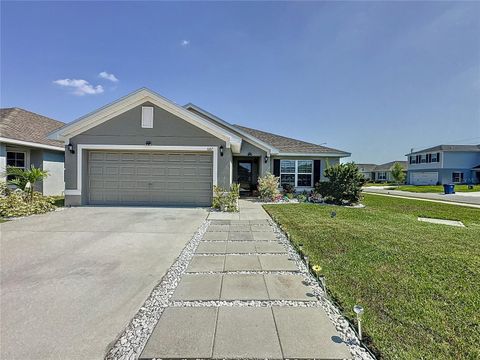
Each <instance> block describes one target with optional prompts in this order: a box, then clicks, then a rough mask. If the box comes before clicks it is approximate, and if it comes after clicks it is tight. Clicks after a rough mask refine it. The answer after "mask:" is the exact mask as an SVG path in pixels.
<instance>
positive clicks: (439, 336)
mask: <svg viewBox="0 0 480 360" xmlns="http://www.w3.org/2000/svg"><path fill="white" fill-rule="evenodd" d="M362 203H364V204H365V205H366V207H365V208H363V209H351V208H344V207H334V206H320V205H315V204H286V205H265V206H264V207H265V209H266V210H267V211H268V213H270V214H271V215H272V216H273V217H274V218H275V219H276V221H278V222H279V223H281V224H282V225H283V226H284V227H285V228H286V230H287V231H288V232H289V233H290V234H291V235H292V239H293V242H294V243H297V244H298V243H302V244H303V249H304V251H305V253H307V254H308V255H309V257H310V260H311V263H312V265H313V264H319V265H321V266H322V268H323V272H324V275H325V276H326V283H327V287H328V289H329V291H330V292H331V295H332V296H333V297H334V299H335V300H336V301H337V302H338V303H339V304H340V306H341V307H342V308H343V311H344V314H345V315H346V316H347V317H349V318H350V319H353V318H354V313H353V311H352V307H353V305H355V304H361V305H362V306H363V307H364V308H365V315H364V322H363V324H364V331H365V332H366V334H367V336H368V339H367V342H368V343H369V346H370V347H371V348H373V349H374V350H375V351H376V352H377V353H378V354H379V357H380V358H387V359H479V358H480V350H479V348H480V209H475V208H467V207H463V206H455V205H448V204H441V203H433V202H425V201H418V200H410V199H398V198H390V197H384V196H375V195H368V194H367V195H365V198H364V200H363V201H362ZM332 211H335V212H336V214H337V215H336V217H335V218H332V217H331V212H332ZM418 216H426V217H435V218H442V219H452V220H460V221H463V222H464V224H465V225H466V227H465V228H459V227H451V226H447V225H436V224H429V223H424V222H419V221H417V217H418Z"/></svg>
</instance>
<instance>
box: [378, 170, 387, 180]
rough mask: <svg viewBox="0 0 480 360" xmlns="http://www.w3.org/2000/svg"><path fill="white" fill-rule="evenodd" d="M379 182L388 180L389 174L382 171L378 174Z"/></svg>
mask: <svg viewBox="0 0 480 360" xmlns="http://www.w3.org/2000/svg"><path fill="white" fill-rule="evenodd" d="M377 180H387V173H386V172H385V171H380V172H379V173H378V176H377Z"/></svg>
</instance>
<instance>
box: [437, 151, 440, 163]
mask: <svg viewBox="0 0 480 360" xmlns="http://www.w3.org/2000/svg"><path fill="white" fill-rule="evenodd" d="M437 162H440V153H439V152H438V153H437Z"/></svg>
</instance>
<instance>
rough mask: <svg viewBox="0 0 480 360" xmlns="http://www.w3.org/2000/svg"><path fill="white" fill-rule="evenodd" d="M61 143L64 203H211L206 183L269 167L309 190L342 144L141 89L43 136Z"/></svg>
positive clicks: (251, 180) (227, 181)
mask: <svg viewBox="0 0 480 360" xmlns="http://www.w3.org/2000/svg"><path fill="white" fill-rule="evenodd" d="M50 138H52V139H55V140H61V141H63V142H64V144H65V148H66V151H65V170H66V171H65V184H66V190H65V195H66V204H67V205H85V204H92V205H198V206H208V205H210V204H211V200H212V194H213V186H214V185H217V186H220V187H222V188H229V187H230V185H231V184H232V183H239V184H240V186H241V188H242V189H243V190H250V189H252V188H254V187H255V186H256V183H257V180H258V177H259V176H262V175H264V174H265V173H267V172H272V173H274V174H275V175H277V176H279V177H280V178H281V182H282V184H287V183H288V184H291V185H292V186H294V187H296V188H297V190H304V189H305V190H308V189H312V188H313V186H314V184H315V183H316V182H317V181H319V180H322V179H323V174H322V173H323V170H324V169H325V167H326V165H327V162H328V163H330V164H334V163H338V162H339V160H340V158H343V157H347V156H350V154H349V153H347V152H345V151H341V150H336V149H332V148H328V147H325V146H320V145H316V144H312V143H308V142H305V141H301V140H295V139H291V138H288V137H284V136H280V135H275V134H271V133H268V132H264V131H259V130H254V129H250V128H247V127H242V126H238V125H232V124H229V123H228V122H226V121H224V120H222V119H220V118H218V117H217V116H215V115H213V114H211V113H209V112H207V111H205V110H203V109H201V108H200V107H198V106H195V105H193V104H187V105H185V106H180V105H177V104H175V103H173V102H171V101H169V100H167V99H166V98H164V97H162V96H160V95H158V94H156V93H154V92H153V91H151V90H148V89H145V88H142V89H140V90H137V91H135V92H133V93H131V94H129V95H127V96H125V97H123V98H121V99H119V100H117V101H115V102H113V103H111V104H109V105H106V106H104V107H102V108H100V109H98V110H96V111H93V112H92V113H89V114H87V115H85V116H83V117H81V118H79V119H78V120H76V121H73V122H72V123H69V124H67V125H65V126H64V127H62V128H60V129H58V130H57V131H55V132H53V133H52V134H51V135H50Z"/></svg>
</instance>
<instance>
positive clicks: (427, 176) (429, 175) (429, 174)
mask: <svg viewBox="0 0 480 360" xmlns="http://www.w3.org/2000/svg"><path fill="white" fill-rule="evenodd" d="M437 182H438V172H436V171H425V172H414V173H412V174H411V176H410V183H411V184H412V185H436V184H437Z"/></svg>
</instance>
